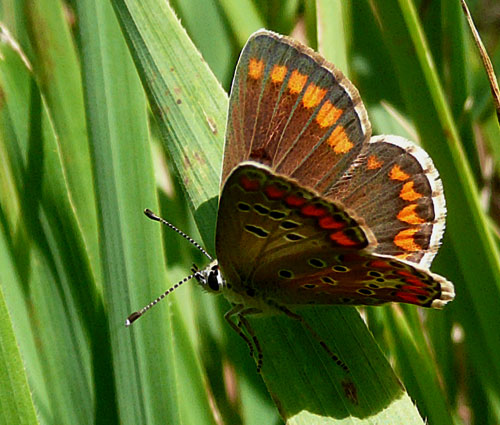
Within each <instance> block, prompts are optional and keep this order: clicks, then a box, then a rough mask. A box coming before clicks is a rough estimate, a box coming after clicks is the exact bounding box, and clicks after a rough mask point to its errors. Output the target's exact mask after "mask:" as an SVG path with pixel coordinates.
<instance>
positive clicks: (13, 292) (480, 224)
mask: <svg viewBox="0 0 500 425" xmlns="http://www.w3.org/2000/svg"><path fill="white" fill-rule="evenodd" d="M469 6H470V8H471V12H472V15H473V17H474V19H475V21H476V24H477V26H478V29H479V32H480V34H481V36H482V37H483V41H484V42H485V45H486V48H487V49H488V51H489V54H490V56H491V59H492V61H493V64H494V66H495V67H496V69H497V70H498V69H500V47H499V41H500V31H499V25H500V4H499V3H498V1H495V0H477V1H470V2H469ZM0 25H1V27H0V313H1V316H2V318H3V320H1V321H0V423H5V424H31V423H42V424H93V423H101V424H113V423H124V424H146V423H147V424H156V423H162V424H163V423H169V424H174V423H175V424H177V423H183V424H280V423H284V422H287V423H290V424H309V423H315V424H316V423H317V424H323V423H325V424H326V423H349V424H358V423H362V424H365V423H366V424H375V423H379V424H380V423H391V424H398V423H404V424H410V423H419V424H421V423H430V424H496V423H500V337H499V330H498V324H499V323H500V306H499V304H500V261H499V258H500V256H499V253H498V222H499V219H500V198H499V187H500V184H499V179H498V176H499V173H498V170H499V168H498V159H499V158H500V148H499V144H498V143H499V141H500V132H499V125H498V122H497V119H496V114H495V111H494V108H493V103H492V99H491V93H490V89H489V86H488V81H487V79H486V75H485V71H484V69H483V67H482V64H481V61H480V58H479V55H478V53H477V50H476V47H475V45H474V44H473V42H472V38H471V36H470V32H469V30H468V28H467V26H466V24H465V19H464V17H463V13H462V10H461V7H460V3H459V1H456V0H442V1H427V0H422V1H416V0H415V1H411V0H399V1H396V0H371V1H367V0H353V1H351V2H342V1H340V0H317V1H313V0H288V1H278V0H271V1H264V0H253V1H252V0H240V1H238V2H236V1H232V0H175V1H171V2H170V3H167V2H165V1H164V0H143V1H138V0H136V1H133V0H110V1H102V0H87V1H78V0H73V1H67V2H62V1H58V0H2V2H1V3H0ZM262 27H265V28H268V29H271V30H274V31H277V32H280V33H282V34H287V35H292V36H293V37H295V38H297V39H299V40H301V41H303V42H304V43H306V44H308V45H309V46H311V47H313V48H314V49H316V50H319V51H320V52H321V53H322V54H323V55H324V56H325V57H326V58H327V59H329V60H331V61H332V62H334V63H335V64H336V65H337V66H338V67H339V68H340V69H341V70H342V71H343V72H344V73H345V74H346V75H348V76H349V78H350V79H351V80H352V81H353V82H354V84H355V85H356V86H357V87H358V89H359V91H360V93H361V97H362V99H363V101H364V103H365V105H366V107H367V109H368V113H369V116H370V119H371V121H372V125H373V133H374V134H384V133H386V134H397V135H401V136H404V137H406V138H408V139H411V140H414V141H416V142H418V143H420V144H421V145H422V146H423V147H424V148H425V149H426V150H427V151H428V152H429V154H430V155H431V157H432V158H433V160H434V162H435V164H436V166H437V168H438V170H439V172H440V174H441V177H442V180H443V184H444V188H445V195H446V200H447V205H448V219H447V231H446V234H445V238H444V241H443V246H442V248H441V250H440V253H439V254H438V256H437V258H436V260H435V262H434V264H433V267H432V270H433V271H435V272H437V273H439V274H442V275H444V276H446V277H447V278H449V279H450V280H451V281H453V282H454V284H455V291H456V293H457V297H456V300H455V301H454V302H453V303H451V304H450V305H449V306H448V307H447V308H446V309H445V310H444V311H423V310H421V309H420V310H419V309H417V308H415V307H408V306H397V305H394V306H385V307H377V308H367V309H359V310H357V309H354V308H349V307H338V308H337V307H329V308H326V309H325V308H317V309H309V310H308V311H305V312H304V315H305V317H307V319H308V321H309V322H310V323H311V324H312V326H313V327H314V328H315V329H316V330H317V331H318V333H320V335H322V337H324V338H325V340H326V341H327V342H328V344H329V346H330V347H333V348H334V349H335V351H336V352H338V353H339V354H340V355H341V357H342V358H343V359H345V360H346V363H348V365H349V367H350V369H351V373H352V375H351V376H350V377H347V378H346V377H345V376H344V375H343V374H342V371H340V370H337V369H339V368H336V367H335V366H332V365H331V364H330V362H329V361H328V359H326V360H325V356H324V353H323V352H322V351H321V349H318V347H317V343H316V342H315V341H314V340H313V339H311V337H310V336H309V335H308V334H307V332H305V331H304V329H302V328H301V326H300V325H298V324H296V323H290V322H291V321H290V320H289V319H287V318H280V317H277V318H270V319H256V320H255V321H252V324H254V326H255V328H256V331H257V335H258V337H259V340H260V341H261V343H262V344H263V346H264V356H265V357H264V369H263V373H262V376H259V375H258V374H257V373H256V372H255V363H254V362H253V361H252V359H251V358H250V357H249V356H248V350H247V347H246V346H245V344H244V343H243V341H241V340H240V339H239V338H238V336H237V335H233V332H232V331H231V330H230V329H229V327H228V326H227V325H226V324H225V323H224V319H223V314H224V312H225V311H226V310H227V309H228V304H227V302H226V301H225V300H224V299H222V298H220V297H219V298H218V297H212V296H210V295H208V294H203V293H202V291H201V290H199V288H198V287H196V285H195V284H194V283H191V284H186V285H184V286H183V287H182V288H181V289H178V290H177V291H176V292H175V293H174V294H172V295H171V296H169V297H168V299H167V300H165V301H163V302H162V303H161V304H160V305H159V306H157V307H156V308H155V309H154V310H153V311H151V312H150V313H148V314H147V315H146V316H145V317H144V318H142V319H141V320H140V321H138V322H137V324H134V326H132V327H131V328H130V329H127V328H125V326H124V321H125V318H126V317H127V316H128V314H130V313H131V312H132V311H134V310H137V309H138V308H140V307H142V306H143V305H145V304H146V303H148V302H149V301H150V300H151V299H153V298H155V297H156V296H157V295H159V294H160V293H162V292H163V291H164V290H165V289H167V288H168V287H170V286H172V285H173V284H174V283H176V282H177V281H179V280H180V279H182V278H183V277H184V276H186V275H187V274H189V273H190V267H191V264H192V263H193V262H195V263H196V264H198V265H199V266H203V265H204V264H205V259H204V257H203V256H202V255H201V254H200V253H199V252H197V251H196V249H195V248H193V247H192V246H190V245H189V244H188V243H187V242H185V241H183V240H181V239H180V238H179V237H178V236H177V235H176V234H175V233H173V232H171V231H168V230H166V229H165V232H162V231H163V229H161V227H160V225H158V224H157V223H153V222H151V221H150V220H148V219H147V218H146V217H145V216H144V215H143V213H142V211H143V209H144V208H146V207H147V208H151V209H152V210H154V211H156V212H158V213H161V215H162V216H164V217H165V218H166V219H167V220H169V221H170V222H172V223H174V224H175V225H176V226H178V227H180V228H181V229H183V230H184V231H186V232H187V233H189V234H190V235H192V236H193V237H194V238H195V239H197V240H199V241H200V242H202V243H203V245H204V246H206V247H207V249H208V250H209V252H211V254H214V239H213V238H214V231H215V218H216V210H217V196H218V193H219V186H218V185H219V181H218V179H219V174H220V169H221V161H222V152H223V143H224V128H225V119H226V108H227V95H226V93H227V92H228V91H229V88H230V84H231V79H232V75H233V71H234V67H235V64H236V61H237V58H238V54H239V52H240V50H241V48H242V47H243V45H244V43H245V41H246V40H247V38H248V37H249V35H250V34H251V33H252V32H254V31H255V30H257V29H259V28H262ZM184 29H185V30H184ZM198 51H199V53H198ZM200 54H201V56H200ZM400 383H402V384H403V386H404V388H405V389H403V387H402V386H401V385H400Z"/></svg>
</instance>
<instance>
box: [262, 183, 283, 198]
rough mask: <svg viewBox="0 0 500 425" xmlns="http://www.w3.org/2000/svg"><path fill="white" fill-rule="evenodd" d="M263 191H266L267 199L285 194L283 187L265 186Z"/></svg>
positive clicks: (281, 196)
mask: <svg viewBox="0 0 500 425" xmlns="http://www.w3.org/2000/svg"><path fill="white" fill-rule="evenodd" d="M264 192H265V193H266V195H267V197H268V198H269V199H273V200H275V199H281V198H283V196H285V193H286V191H285V190H284V189H280V188H278V187H276V186H272V185H271V186H267V187H266V188H265V189H264Z"/></svg>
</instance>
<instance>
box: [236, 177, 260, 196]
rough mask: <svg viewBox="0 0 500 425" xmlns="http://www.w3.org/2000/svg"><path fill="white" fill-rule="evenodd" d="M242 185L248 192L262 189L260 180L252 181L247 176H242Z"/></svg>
mask: <svg viewBox="0 0 500 425" xmlns="http://www.w3.org/2000/svg"><path fill="white" fill-rule="evenodd" d="M240 183H241V187H242V188H243V189H245V190H246V191H247V192H255V191H256V190H259V188H260V182H259V181H258V180H251V179H249V178H248V177H247V176H241V179H240Z"/></svg>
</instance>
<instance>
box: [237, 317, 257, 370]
mask: <svg viewBox="0 0 500 425" xmlns="http://www.w3.org/2000/svg"><path fill="white" fill-rule="evenodd" d="M255 313H260V310H256V309H247V310H244V311H242V312H241V313H240V314H239V315H238V319H239V323H240V326H243V328H245V330H246V331H247V332H248V335H250V337H251V338H252V341H253V344H254V346H255V351H256V352H257V373H260V371H261V369H262V358H263V354H262V348H261V347H260V343H259V340H258V338H257V335H255V332H254V330H253V328H252V326H250V322H249V321H248V320H247V319H246V317H245V316H244V315H245V314H255ZM252 351H253V350H252ZM252 357H253V353H252Z"/></svg>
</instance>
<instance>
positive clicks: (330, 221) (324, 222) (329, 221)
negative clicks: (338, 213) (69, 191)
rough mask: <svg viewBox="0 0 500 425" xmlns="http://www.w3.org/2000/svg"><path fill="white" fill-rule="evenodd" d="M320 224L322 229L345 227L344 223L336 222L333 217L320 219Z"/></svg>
mask: <svg viewBox="0 0 500 425" xmlns="http://www.w3.org/2000/svg"><path fill="white" fill-rule="evenodd" d="M318 224H319V227H321V228H322V229H342V228H343V227H344V226H345V223H344V222H342V221H336V220H335V219H334V218H333V217H331V216H328V217H323V218H320V219H319V221H318Z"/></svg>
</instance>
